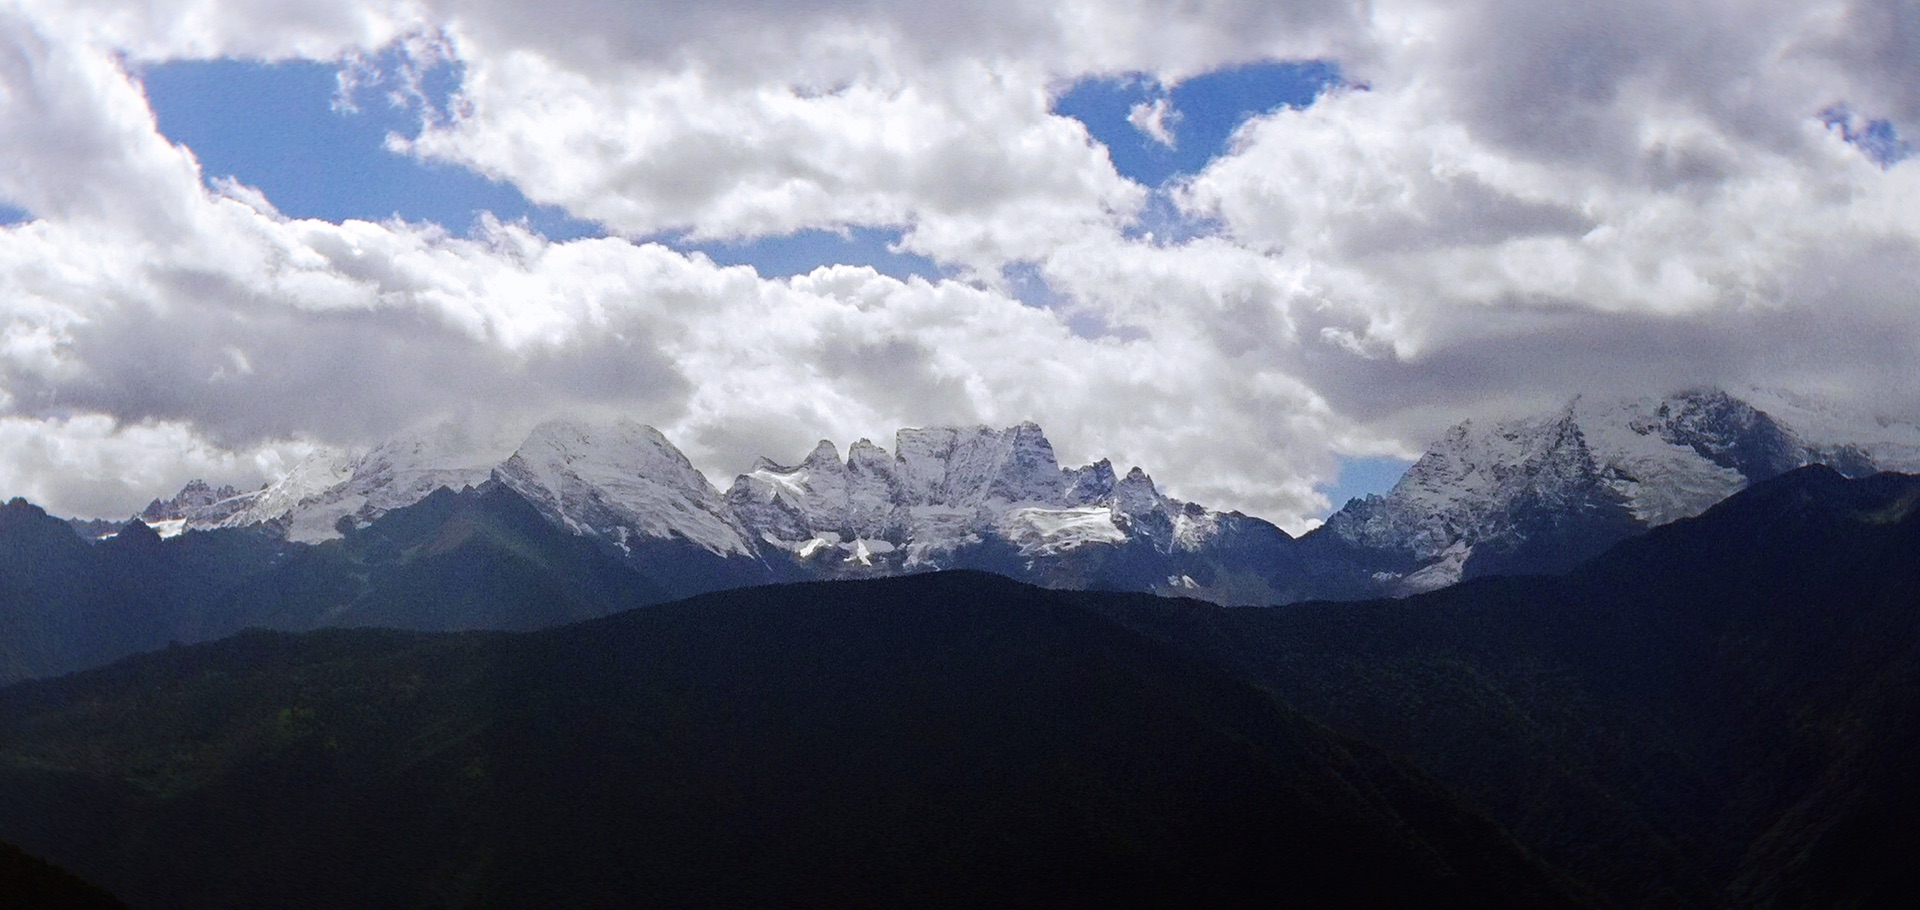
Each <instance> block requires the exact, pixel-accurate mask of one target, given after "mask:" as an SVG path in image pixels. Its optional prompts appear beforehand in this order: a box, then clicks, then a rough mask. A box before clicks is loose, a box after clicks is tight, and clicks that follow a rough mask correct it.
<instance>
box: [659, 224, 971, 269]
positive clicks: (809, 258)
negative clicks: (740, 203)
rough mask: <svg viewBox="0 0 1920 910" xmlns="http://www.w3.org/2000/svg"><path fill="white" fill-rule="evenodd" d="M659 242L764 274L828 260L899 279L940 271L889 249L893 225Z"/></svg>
mask: <svg viewBox="0 0 1920 910" xmlns="http://www.w3.org/2000/svg"><path fill="white" fill-rule="evenodd" d="M661 242H662V243H666V244H667V245H669V246H672V247H673V248H674V249H678V250H698V251H700V252H702V253H705V254H707V256H708V258H710V259H712V260H713V261H714V262H716V263H719V264H720V265H751V266H753V267H754V268H755V269H757V270H759V272H760V275H761V276H762V277H765V278H785V277H788V276H790V275H804V274H806V273H808V272H811V271H813V270H814V269H816V268H819V267H820V266H823V265H828V264H837V265H866V266H872V267H873V269H874V270H875V271H877V272H880V273H881V274H883V275H892V276H893V277H895V278H898V279H901V280H902V281H904V280H906V279H907V278H908V277H910V276H914V275H918V276H920V277H922V278H925V279H927V280H929V281H935V280H938V279H939V278H941V277H942V274H943V273H942V272H941V270H940V267H939V266H938V265H936V264H935V263H934V261H933V260H931V259H928V258H927V257H925V256H922V255H919V254H918V253H907V252H896V251H895V250H893V249H890V247H892V246H893V245H894V244H897V243H899V242H900V232H899V231H898V230H895V229H892V228H878V227H856V228H849V229H848V230H847V231H846V232H845V233H844V234H842V233H839V232H835V231H827V230H806V231H795V232H794V233H791V234H786V235H782V236H779V237H757V238H754V239H752V240H745V241H705V242H700V243H691V242H686V241H680V240H672V239H663V240H662V241H661Z"/></svg>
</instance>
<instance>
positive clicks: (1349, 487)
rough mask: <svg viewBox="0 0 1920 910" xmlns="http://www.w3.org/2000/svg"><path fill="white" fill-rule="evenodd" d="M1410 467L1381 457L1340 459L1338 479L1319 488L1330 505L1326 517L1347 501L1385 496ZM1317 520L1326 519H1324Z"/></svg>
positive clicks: (1403, 460) (1405, 461) (1401, 462)
mask: <svg viewBox="0 0 1920 910" xmlns="http://www.w3.org/2000/svg"><path fill="white" fill-rule="evenodd" d="M1410 467H1413V462H1411V461H1407V460H1405V459H1401V458H1389V457H1387V456H1384V455H1374V456H1368V457H1365V458H1355V457H1348V456H1341V458H1340V478H1339V479H1338V480H1336V481H1334V482H1333V483H1331V484H1326V485H1324V486H1322V487H1320V488H1319V489H1320V492H1322V493H1325V494H1327V499H1329V500H1331V501H1332V503H1333V507H1332V508H1331V509H1328V510H1327V515H1331V514H1333V513H1334V512H1338V511H1340V508H1341V507H1342V506H1345V505H1346V504H1347V500H1349V499H1360V498H1362V497H1365V496H1366V495H1367V494H1368V493H1385V492H1386V491H1388V490H1391V489H1393V485H1394V484H1396V483H1399V482H1400V475H1402V474H1405V473H1407V469H1408V468H1410ZM1320 517H1322V518H1325V517H1326V515H1322V516H1320Z"/></svg>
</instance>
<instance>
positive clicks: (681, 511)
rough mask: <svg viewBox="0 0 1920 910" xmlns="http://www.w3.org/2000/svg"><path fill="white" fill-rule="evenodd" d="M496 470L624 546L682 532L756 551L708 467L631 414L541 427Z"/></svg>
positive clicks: (713, 548)
mask: <svg viewBox="0 0 1920 910" xmlns="http://www.w3.org/2000/svg"><path fill="white" fill-rule="evenodd" d="M492 477H493V478H494V479H495V480H498V481H499V482H500V483H502V484H504V485H505V486H507V487H508V488H510V489H512V490H513V491H514V492H516V493H519V494H520V495H521V496H523V497H525V498H526V499H527V500H528V501H529V502H531V503H533V504H534V506H535V507H536V508H538V509H540V510H541V511H542V512H543V513H545V514H546V515H547V517H548V518H549V519H551V520H552V521H554V522H555V523H556V524H559V525H561V526H562V527H565V528H567V529H568V530H570V531H572V532H574V533H576V534H581V535H586V536H592V537H599V538H603V539H606V540H607V541H609V542H610V543H612V544H614V545H615V546H618V547H620V548H621V549H623V550H630V547H631V543H630V541H631V540H632V539H633V538H635V537H641V538H663V539H670V538H682V539H685V540H687V541H690V542H692V543H694V544H696V545H698V546H699V547H701V548H703V549H705V550H707V551H709V552H712V553H714V554H717V555H742V556H745V555H750V554H751V553H752V548H751V547H750V546H749V545H748V544H747V541H746V535H745V533H744V531H743V529H742V528H741V527H740V526H739V524H738V523H737V522H735V521H734V519H733V517H732V515H731V514H730V512H729V510H728V509H727V506H726V503H725V501H724V500H723V499H721V497H720V494H719V493H718V491H716V490H714V488H713V485H712V484H709V483H708V482H707V478H706V476H705V475H703V474H701V473H700V472H699V471H698V470H696V469H695V468H694V467H693V463H692V462H690V461H688V460H687V457H686V456H685V455H683V454H681V452H680V450H679V449H677V448H675V447H674V446H673V444H672V443H670V442H668V441H667V439H666V437H665V436H662V435H660V432H659V431H658V430H655V429H654V428H652V427H649V426H645V425H643V424H640V423H636V422H634V421H630V420H623V421H620V422H617V423H614V424H610V425H604V426H596V425H586V424H577V423H571V422H567V421H550V422H548V423H544V424H541V425H540V426H539V427H536V428H535V429H534V431H533V432H532V434H531V435H529V436H528V437H527V440H526V442H524V443H522V444H521V446H520V448H519V449H517V450H515V451H514V453H513V454H512V455H511V456H509V457H508V458H507V460H506V461H505V462H503V463H501V464H500V466H499V467H497V468H495V469H494V470H493V471H492Z"/></svg>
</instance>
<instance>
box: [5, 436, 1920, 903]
mask: <svg viewBox="0 0 1920 910" xmlns="http://www.w3.org/2000/svg"><path fill="white" fill-rule="evenodd" d="M23 529H24V530H23ZM130 530H132V531H133V532H134V533H133V534H131V535H129V534H128V533H127V532H122V534H121V535H120V536H119V537H116V538H113V539H110V540H108V541H104V542H102V543H100V544H98V545H88V544H85V543H84V542H81V541H79V539H78V538H77V536H75V535H73V534H72V533H71V532H70V531H67V530H66V529H65V527H64V526H63V525H62V523H60V522H59V521H57V520H55V519H51V518H47V517H46V516H44V514H37V510H32V509H31V507H27V506H23V505H13V506H9V507H8V508H7V510H6V511H0V539H5V540H12V539H17V538H22V537H25V536H28V535H29V534H33V535H43V536H44V537H45V540H46V543H47V544H48V546H49V547H51V548H50V549H48V550H47V551H46V555H47V563H46V564H47V567H48V569H49V572H48V573H46V574H43V575H41V576H35V577H33V578H28V579H25V580H24V581H20V582H14V586H15V587H22V586H28V585H32V584H36V583H39V581H40V580H42V579H47V578H57V577H59V572H57V571H54V570H57V569H59V568H61V566H59V565H56V564H55V562H56V558H67V556H63V555H62V554H68V555H70V554H72V553H75V552H97V551H99V550H101V549H103V548H107V547H123V548H127V549H123V550H119V551H117V553H118V555H117V557H116V558H117V559H120V560H122V561H138V560H141V559H151V560H154V562H151V563H148V564H150V565H159V564H160V563H161V562H164V561H165V560H167V559H176V560H184V559H185V553H184V551H181V552H179V553H176V552H175V551H173V550H172V549H171V548H175V547H179V546H181V545H183V544H184V543H186V542H188V541H192V540H195V539H196V538H198V539H202V540H208V541H221V540H226V539H228V538H229V537H230V536H231V535H243V536H244V537H246V538H247V539H253V540H265V539H269V538H267V537H266V535H261V534H258V533H257V532H250V531H244V530H235V529H226V530H221V531H214V532H208V533H206V534H187V535H182V536H181V537H178V538H175V539H173V540H167V541H162V540H160V539H159V538H158V537H157V536H156V535H154V534H152V533H151V532H148V533H146V534H144V535H143V534H141V533H140V531H141V530H142V529H141V528H132V529H130ZM56 531H57V532H59V533H63V534H65V535H66V537H67V540H68V541H70V542H71V543H70V544H61V545H59V546H53V545H52V541H53V540H55V537H54V536H53V532H56ZM281 545H282V546H293V547H294V549H293V550H292V551H290V554H291V555H288V554H281V555H279V556H273V555H272V554H268V556H269V558H266V559H263V560H261V563H262V564H263V565H265V566H266V568H264V569H262V570H261V571H262V573H263V574H261V575H260V576H259V581H258V583H256V584H254V585H252V586H251V588H252V590H254V591H255V592H256V593H255V594H253V595H249V596H253V597H261V598H264V600H263V601H262V603H270V604H271V605H276V606H273V607H272V610H269V614H270V615H275V616H284V617H292V618H296V619H298V622H310V621H311V619H312V616H313V615H315V614H310V613H301V612H300V611H320V612H321V613H326V612H327V611H331V610H336V609H344V610H345V612H344V613H340V614H338V617H344V618H347V619H349V620H351V619H353V618H354V617H356V616H357V617H360V618H378V619H381V620H382V621H384V620H386V619H390V618H392V617H414V618H418V617H435V616H461V615H466V611H468V610H472V609H479V608H485V609H488V610H492V611H495V612H494V613H493V614H491V615H494V616H495V617H498V618H500V619H501V620H502V622H509V621H511V622H523V623H525V624H528V625H541V624H548V623H551V622H553V621H556V620H558V619H561V618H563V617H564V615H565V614H566V613H567V612H568V611H571V610H575V609H581V608H586V609H592V608H593V605H594V604H602V605H605V604H611V603H638V602H644V601H648V600H650V599H652V598H654V597H657V596H659V592H658V590H657V589H655V588H653V587H651V586H650V584H651V583H650V582H648V581H647V580H646V579H645V577H644V576H643V575H641V574H640V573H638V572H636V571H635V570H633V569H631V568H629V567H628V565H627V564H626V563H624V562H621V561H619V560H617V559H613V558H612V557H610V556H609V555H608V554H607V553H606V552H605V550H604V548H603V547H601V546H599V545H598V544H596V542H595V541H593V540H591V539H589V538H588V537H586V536H583V535H575V534H570V533H565V532H563V531H559V530H558V529H556V528H554V526H553V525H552V523H551V521H550V520H549V518H548V517H547V516H546V515H545V514H544V513H543V512H542V511H541V510H540V509H538V508H537V507H535V506H534V505H533V504H532V503H531V502H529V501H528V500H527V499H526V498H525V497H524V496H522V495H520V494H519V493H516V492H514V491H513V490H511V489H509V488H508V487H506V486H505V485H504V484H497V483H496V484H492V485H488V486H486V487H485V488H484V489H482V488H474V489H472V490H468V491H466V492H463V493H458V494H456V493H453V492H451V491H444V490H443V491H440V492H437V493H434V494H432V495H429V496H428V497H427V498H425V499H423V500H421V501H420V502H418V503H415V504H413V505H411V506H406V507H402V508H398V509H394V510H391V511H389V512H388V513H386V514H385V515H383V516H381V517H380V518H378V519H376V520H374V521H372V522H370V523H368V524H367V525H365V526H361V527H352V528H349V529H346V530H345V531H344V532H343V536H342V537H341V538H340V539H338V540H335V541H331V542H328V543H325V544H321V545H318V546H310V547H309V546H300V545H288V544H285V543H284V542H282V543H281ZM68 546H77V547H80V548H81V549H80V550H78V551H74V550H69V549H61V547H68ZM142 554H146V555H145V556H142ZM181 564H183V565H184V564H187V563H185V562H182V563H181ZM4 568H5V574H0V578H6V579H9V580H14V579H18V578H20V576H17V575H15V574H13V573H14V572H15V571H16V568H15V567H14V566H12V565H9V566H6V567H4ZM343 578H344V579H351V578H362V579H363V580H361V581H357V582H353V583H351V584H349V583H345V582H342V581H341V579H343ZM142 590H143V589H142V588H141V586H140V585H138V584H131V583H130V584H129V585H128V586H127V587H125V588H121V589H118V593H117V594H114V593H112V592H106V593H100V594H98V595H97V597H98V598H99V600H97V601H94V603H99V604H107V603H109V602H111V601H112V598H113V597H129V596H133V595H135V594H139V593H141V592H142ZM257 592H266V593H257ZM622 592H625V593H624V594H623V593H622ZM476 598H478V599H477V600H476ZM163 600H164V598H161V599H156V600H150V601H148V602H137V603H136V602H128V603H126V604H124V605H123V609H126V610H145V609H148V608H149V607H151V606H155V605H161V604H162V602H163ZM1916 604H1920V478H1916V477H1910V476H1902V475H1895V474H1880V475H1876V476H1873V477H1868V478H1864V479H1848V478H1846V477H1844V476H1842V475H1841V474H1839V473H1838V472H1836V471H1834V470H1833V469H1830V468H1826V467H1822V466H1813V467H1807V468H1800V469H1795V470H1791V471H1788V472H1787V473H1785V474H1783V475H1781V476H1778V477H1775V478H1772V479H1770V480H1767V481H1763V482H1760V483H1758V484H1755V485H1754V486H1752V487H1751V488H1749V489H1747V490H1744V491H1742V492H1739V493H1736V494H1735V495H1733V496H1732V497H1730V498H1728V499H1727V500H1725V501H1724V502H1721V503H1719V504H1717V505H1715V506H1713V507H1711V508H1709V509H1707V510H1706V511H1705V512H1704V513H1703V514H1701V515H1699V516H1697V517H1694V518H1688V519H1681V520H1676V521H1673V522H1669V523H1667V524H1665V525H1663V526H1661V527H1659V528H1657V529H1655V530H1653V531H1651V532H1649V533H1646V534H1642V535H1639V536H1637V537H1634V538H1632V539H1630V540H1626V541H1623V542H1621V543H1618V544H1616V545H1614V546H1613V547H1611V548H1609V549H1607V550H1606V551H1605V552H1604V553H1602V554H1601V555H1600V556H1598V557H1596V558H1594V559H1592V560H1589V561H1587V562H1585V563H1583V564H1581V565H1580V566H1578V567H1577V568H1575V569H1574V570H1573V571H1571V572H1568V573H1564V574H1560V575H1554V576H1515V577H1502V578H1487V579H1478V580H1469V581H1467V582H1465V583H1462V584H1457V585H1454V586H1450V587H1448V588H1446V589H1444V590H1440V591H1435V592H1431V593H1426V594H1419V595H1414V596H1411V597H1409V598H1407V599H1404V600H1378V601H1367V602H1356V603H1325V602H1323V603H1312V604H1296V605H1292V606H1288V607H1281V608H1274V609H1223V608H1219V607H1216V606H1213V605H1209V604H1205V603H1202V602H1197V601H1192V600H1182V599H1172V598H1164V597H1153V596H1148V595H1144V594H1138V593H1104V592H1088V591H1062V590H1048V589H1043V588H1037V587H1030V586H1025V585H1021V584H1018V583H1015V582H1012V581H1008V580H1005V579H1002V578H998V577H995V576H992V575H987V574H980V573H969V572H949V573H938V574H928V575H915V576H910V577H900V578H888V579H877V580H858V581H836V582H824V583H808V584H790V585H781V586H775V587H758V588H743V589H736V590H731V591H723V592H718V593H712V594H707V595H703V596H701V597H699V598H695V599H690V600H686V601H682V602H678V603H673V604H667V605H659V606H651V607H647V608H645V609H635V610H628V611H625V612H622V613H620V614H618V615H614V616H609V617H604V618H600V619H594V620H589V621H586V622H580V623H572V624H566V625H561V626H558V627H556V628H550V629H546V630H544V631H538V632H528V633H518V634H511V633H478V632H465V633H437V634H436V633H417V632H415V633H410V632H400V631H393V630H373V629H358V630H326V631H320V632H314V633H306V634H299V635H290V634H285V633H272V632H260V631H255V632H249V633H245V634H241V635H238V636H233V637H228V638H226V639H224V640H222V641H219V642H215V643H211V644H205V645H196V646H188V647H178V648H166V649H163V650H160V651H158V652H155V653H151V654H146V655H142V656H139V657H136V658H133V659H130V660H126V661H122V662H119V663H116V664H114V665H113V666H110V667H106V668H103V669H98V670H93V671H89V672H85V673H80V674H75V675H71V676H67V677H64V678H61V679H56V680H44V681H35V682H28V683H22V684H18V685H15V686H11V687H7V688H4V689H0V839H4V840H6V841H8V842H11V843H16V844H19V845H20V846H21V847H22V848H24V849H26V850H28V851H29V852H31V853H32V854H33V855H35V856H40V857H44V858H46V859H48V860H50V861H52V862H56V863H58V864H60V865H61V866H62V867H65V868H67V869H71V870H73V871H74V872H76V873H77V874H79V875H81V876H84V877H85V878H87V879H88V880H91V881H94V882H97V883H99V884H102V885H105V886H106V887H108V888H110V889H112V890H113V891H114V892H115V893H116V894H118V895H119V896H120V897H122V898H124V899H126V900H127V901H128V902H129V903H130V904H131V905H133V906H147V907H172V906H192V907H209V908H216V907H256V906H285V907H303V906H313V907H326V906H364V907H384V906H394V907H400V906H405V907H458V906H528V905H541V904H550V903H552V902H553V901H554V900H555V899H556V896H564V897H563V900H564V902H565V903H566V904H567V905H569V906H580V907H624V906H630V905H631V904H632V902H633V900H634V896H635V895H645V896H646V902H647V903H650V904H653V905H668V906H679V905H696V904H697V905H702V906H715V905H722V906H741V905H754V906H766V905H826V904H832V905H861V906H875V905H885V906H904V905H914V906H936V905H937V906H979V905H989V904H990V905H994V906H1010V905H1019V906H1058V905H1060V904H1062V903H1089V902H1092V903H1099V904H1103V905H1153V906H1169V905H1182V906H1185V905H1192V904H1205V905H1221V904H1232V905H1243V904H1248V903H1253V902H1260V903H1267V902H1271V901H1274V900H1295V901H1300V902H1303V903H1307V904H1311V905H1314V906H1436V905H1438V906H1527V907H1536V906H1538V907H1548V906H1602V907H1604V906H1621V907H1639V906H1669V907H1727V906H1742V907H1744V906H1755V907H1760V906H1860V907H1867V906H1874V907H1878V906H1889V907H1891V906H1913V905H1914V904H1915V903H1916V902H1920V886H1916V883H1915V882H1916V880H1915V879H1914V877H1913V876H1912V875H1911V870H1910V869H1909V866H1910V865H1911V863H1910V859H1911V857H1913V856H1915V855H1920V835H1916V833H1915V829H1914V827H1913V826H1912V824H1911V819H1912V818H1913V817H1914V815H1915V814H1916V813H1920V785H1916V783H1915V777H1914V775H1913V774H1912V773H1911V759H1912V757H1913V756H1914V755H1915V754H1920V752H1917V751H1916V750H1920V610H1917V609H1916ZM273 610H278V611H280V612H277V613H276V612H272V611H273ZM382 611H385V612H384V613H383V612H382ZM303 617H304V618H303ZM296 624H298V623H296Z"/></svg>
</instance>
